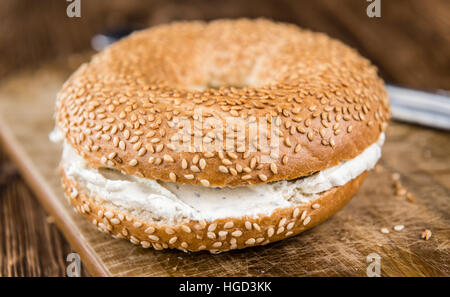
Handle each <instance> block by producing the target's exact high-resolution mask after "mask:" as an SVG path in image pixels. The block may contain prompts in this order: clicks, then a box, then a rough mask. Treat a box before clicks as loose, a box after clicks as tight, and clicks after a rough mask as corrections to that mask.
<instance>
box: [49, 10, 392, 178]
mask: <svg viewBox="0 0 450 297" xmlns="http://www.w3.org/2000/svg"><path fill="white" fill-rule="evenodd" d="M220 85H223V86H225V87H221V88H219V89H205V90H200V91H195V90H192V88H193V87H196V86H220ZM227 86H230V87H227ZM231 86H242V88H235V87H231ZM200 109H201V110H202V115H201V118H202V120H203V123H205V122H206V121H207V120H208V119H211V118H214V119H220V120H221V121H225V118H227V117H234V118H240V119H250V118H251V117H253V116H254V117H256V118H258V119H259V118H266V119H267V120H268V121H270V120H271V119H276V120H274V123H275V124H276V125H277V126H276V127H277V129H276V130H277V131H278V134H279V136H280V144H279V146H277V147H274V148H271V150H266V151H261V150H258V151H255V152H251V151H250V149H249V147H250V145H249V143H248V142H247V143H240V140H239V139H238V138H237V137H235V138H234V139H235V141H236V143H237V144H238V147H237V148H236V150H238V149H240V152H232V153H217V152H214V153H206V152H204V151H202V152H178V151H174V150H173V146H172V145H171V144H170V143H171V142H172V137H173V136H174V135H176V134H177V133H178V132H179V130H180V127H178V126H177V125H176V124H177V122H179V120H180V118H183V117H186V118H187V119H188V120H189V121H190V122H192V121H193V119H194V118H196V114H195V113H194V112H195V111H198V110H200ZM56 112H57V122H58V126H59V128H60V129H61V131H62V132H63V133H64V136H65V138H66V140H67V141H68V142H69V143H70V144H71V145H72V146H73V147H74V148H75V149H76V150H77V151H78V153H79V154H80V155H82V156H83V158H84V159H85V160H86V161H87V162H88V163H89V165H90V166H91V167H94V168H98V167H102V166H108V167H113V168H116V169H119V170H122V171H123V172H125V173H127V174H133V175H137V176H143V177H146V178H149V179H159V180H165V181H169V180H171V181H176V182H177V183H180V184H186V183H188V184H197V185H203V186H225V185H227V186H241V185H249V184H259V183H265V182H271V181H277V180H289V179H294V178H297V177H300V176H307V175H310V174H311V173H313V172H316V171H319V170H323V169H325V168H329V167H331V166H335V165H337V164H338V163H340V162H342V161H344V160H348V159H352V158H354V157H356V156H357V155H358V154H360V153H361V152H362V151H363V150H364V149H365V148H366V147H368V146H369V145H370V144H372V143H374V142H375V141H376V140H377V139H378V137H379V135H380V132H381V131H383V130H384V129H385V128H386V122H387V120H388V118H389V113H390V110H389V104H388V99H387V93H386V90H385V88H384V84H383V82H382V80H381V79H380V78H379V77H378V76H377V73H376V68H375V67H374V66H373V65H371V64H370V62H369V61H368V60H366V59H364V58H362V57H361V56H359V55H358V53H357V52H356V51H355V50H353V49H351V48H349V47H347V46H345V45H344V44H342V43H341V42H339V41H336V40H333V39H330V38H329V37H327V36H326V35H324V34H319V33H312V32H310V31H306V30H301V29H299V28H297V27H296V26H293V25H288V24H282V23H275V22H272V21H268V20H260V19H259V20H246V19H241V20H219V21H214V22H210V23H203V22H180V23H174V24H170V25H163V26H157V27H154V28H151V29H148V30H144V31H141V32H137V33H135V34H132V35H131V36H130V37H128V38H126V39H124V40H122V41H120V42H117V43H116V44H114V45H112V46H111V47H109V48H108V49H106V50H105V51H104V52H102V53H99V54H97V55H96V56H94V57H93V58H92V60H91V61H90V62H89V63H88V64H85V65H83V66H82V67H80V68H79V69H78V71H77V72H75V73H74V74H73V75H72V76H71V78H70V79H69V80H68V81H67V82H66V83H65V84H64V86H63V88H62V90H61V91H60V93H59V94H58V100H57V109H56ZM197 116H198V114H197ZM207 132H208V131H207V130H205V129H204V130H203V131H202V132H201V133H200V135H197V136H200V138H201V139H202V141H204V143H209V142H211V141H212V142H214V141H217V142H219V141H218V139H217V137H218V138H220V136H217V135H216V139H215V140H214V139H213V140H211V137H210V136H211V135H207ZM191 133H192V134H194V132H193V131H192V132H191ZM246 133H247V132H246ZM248 136H249V135H247V134H246V139H247V138H250V137H248ZM212 137H214V136H212ZM221 137H222V138H223V135H222V136H221ZM239 144H240V145H239ZM276 148H278V149H279V153H278V155H274V154H272V153H273V151H275V149H276ZM263 157H267V158H269V159H267V160H269V161H267V160H266V161H263V159H262V158H263Z"/></svg>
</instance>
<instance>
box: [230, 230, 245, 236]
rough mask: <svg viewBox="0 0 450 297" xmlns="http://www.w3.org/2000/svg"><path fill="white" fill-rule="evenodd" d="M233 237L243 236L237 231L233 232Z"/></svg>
mask: <svg viewBox="0 0 450 297" xmlns="http://www.w3.org/2000/svg"><path fill="white" fill-rule="evenodd" d="M231 235H232V236H234V237H239V236H241V235H242V231H240V230H236V231H234V232H232V233H231Z"/></svg>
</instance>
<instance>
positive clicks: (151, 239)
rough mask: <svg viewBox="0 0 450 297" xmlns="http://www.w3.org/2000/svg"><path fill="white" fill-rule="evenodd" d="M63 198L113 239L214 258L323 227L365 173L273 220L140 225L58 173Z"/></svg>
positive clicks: (276, 214) (278, 212) (285, 210)
mask: <svg viewBox="0 0 450 297" xmlns="http://www.w3.org/2000/svg"><path fill="white" fill-rule="evenodd" d="M62 176H63V178H62V181H63V185H64V192H65V195H66V197H67V198H68V199H69V201H70V203H71V204H72V205H73V207H74V209H75V210H76V211H78V212H80V213H81V214H82V215H83V216H84V217H86V218H87V219H89V220H90V221H91V222H92V223H94V224H95V225H96V226H97V228H98V229H99V230H100V231H102V232H105V233H108V234H111V235H112V236H114V237H115V238H124V239H128V240H130V241H131V242H132V243H134V244H136V245H138V244H140V245H141V246H143V247H145V248H149V247H153V248H155V249H164V248H176V249H180V250H184V251H201V250H209V251H210V252H213V253H216V252H221V251H228V250H231V249H241V248H246V247H250V246H257V245H264V244H268V243H270V242H275V241H278V240H281V239H284V238H288V237H291V236H294V235H296V234H299V233H301V232H303V231H305V230H307V229H309V228H312V227H313V226H315V225H317V224H319V223H321V222H323V221H324V220H326V219H327V218H329V217H330V216H332V215H333V214H334V213H335V212H337V211H338V210H339V209H341V208H342V207H343V206H344V205H345V204H346V203H347V202H348V201H349V200H350V199H351V197H352V196H353V195H354V194H355V193H356V191H357V190H358V189H359V187H360V185H361V183H362V182H363V180H364V178H365V177H366V172H365V173H363V174H361V175H360V176H358V177H357V178H356V179H353V180H352V181H350V182H348V183H347V184H345V185H343V186H340V187H335V188H333V189H331V190H329V191H326V192H325V193H324V194H323V195H322V196H320V197H319V198H317V199H315V200H314V201H312V202H311V203H309V204H304V205H301V206H295V207H289V208H282V209H277V210H275V211H274V212H273V214H272V215H271V216H265V215H264V216H263V215H261V216H259V217H256V218H253V217H252V218H250V217H242V218H227V219H217V220H214V221H212V222H199V221H186V222H182V223H179V224H176V225H170V226H168V225H163V224H156V223H154V222H146V221H142V220H140V219H139V218H136V217H134V216H132V215H131V214H129V213H125V212H124V211H121V210H119V209H117V208H115V207H112V206H105V205H104V204H102V203H101V201H102V200H103V199H102V198H101V197H89V196H88V195H87V192H86V190H85V189H83V188H81V187H80V186H79V185H78V184H77V183H76V181H74V180H72V179H70V178H68V177H67V176H66V175H65V174H64V172H62Z"/></svg>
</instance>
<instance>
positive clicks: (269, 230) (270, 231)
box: [267, 227, 275, 237]
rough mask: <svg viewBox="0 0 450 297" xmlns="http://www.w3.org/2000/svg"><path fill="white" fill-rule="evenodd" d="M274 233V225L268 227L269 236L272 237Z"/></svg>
mask: <svg viewBox="0 0 450 297" xmlns="http://www.w3.org/2000/svg"><path fill="white" fill-rule="evenodd" d="M273 234H275V229H274V228H273V227H270V228H269V229H267V236H269V237H272V236H273Z"/></svg>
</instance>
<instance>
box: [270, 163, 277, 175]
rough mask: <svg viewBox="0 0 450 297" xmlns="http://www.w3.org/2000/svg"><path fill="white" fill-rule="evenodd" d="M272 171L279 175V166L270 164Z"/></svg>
mask: <svg viewBox="0 0 450 297" xmlns="http://www.w3.org/2000/svg"><path fill="white" fill-rule="evenodd" d="M270 170H271V171H272V173H273V174H277V173H278V168H277V165H276V164H275V163H270Z"/></svg>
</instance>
